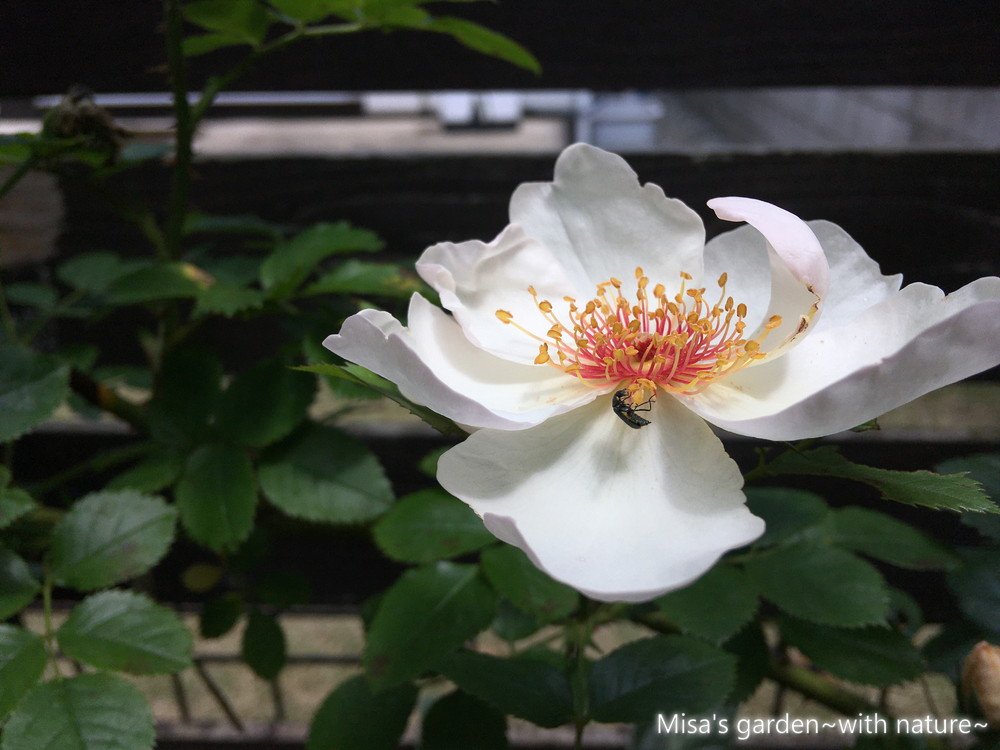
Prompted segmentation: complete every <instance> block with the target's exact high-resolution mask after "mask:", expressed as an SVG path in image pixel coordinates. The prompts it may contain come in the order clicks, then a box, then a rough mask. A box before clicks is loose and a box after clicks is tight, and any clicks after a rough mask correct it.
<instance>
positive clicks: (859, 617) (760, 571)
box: [746, 543, 889, 627]
mask: <svg viewBox="0 0 1000 750" xmlns="http://www.w3.org/2000/svg"><path fill="white" fill-rule="evenodd" d="M746 571H747V573H748V574H749V576H750V579H751V580H752V581H753V582H754V584H755V585H756V586H757V589H758V590H759V591H760V593H761V594H762V595H763V596H764V597H765V598H767V599H769V600H771V601H772V602H774V603H775V604H777V605H778V607H780V608H781V609H783V610H784V611H786V612H788V613H789V614H791V615H794V616H796V617H799V618H801V619H803V620H809V621H810V622H819V623H823V624H826V625H839V626H843V627H858V626H861V625H877V624H881V623H884V622H885V616H886V611H887V607H888V604H889V595H888V591H887V590H886V586H885V582H884V581H883V580H882V576H881V575H880V574H879V572H878V571H877V570H875V568H873V567H872V566H871V565H869V564H868V563H866V562H865V561H863V560H860V559H858V558H857V557H855V556H854V555H852V554H851V553H850V552H846V551H845V550H842V549H837V548H836V547H827V546H823V545H819V544H807V543H801V544H796V545H792V546H789V547H782V548H779V549H776V550H774V551H772V552H768V553H765V554H760V555H757V556H755V557H753V558H751V559H750V560H748V561H747V562H746Z"/></svg>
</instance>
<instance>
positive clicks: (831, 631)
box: [781, 618, 926, 687]
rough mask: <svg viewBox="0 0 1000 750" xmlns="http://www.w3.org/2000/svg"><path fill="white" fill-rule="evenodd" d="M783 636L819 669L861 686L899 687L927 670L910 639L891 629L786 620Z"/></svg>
mask: <svg viewBox="0 0 1000 750" xmlns="http://www.w3.org/2000/svg"><path fill="white" fill-rule="evenodd" d="M781 635H782V637H783V638H784V640H785V641H786V642H788V643H790V644H791V645H793V646H795V647H796V648H797V649H798V650H799V651H801V652H802V653H803V654H805V655H806V656H807V657H809V659H810V660H811V661H812V662H813V663H814V664H815V665H816V666H817V667H819V668H820V669H823V670H825V671H827V672H830V673H832V674H834V675H836V676H837V677H840V678H841V679H844V680H848V681H849V682H857V683H860V684H862V685H877V686H879V687H889V686H891V685H898V684H899V683H900V682H904V681H906V680H913V679H916V678H917V677H919V676H920V675H921V674H923V672H924V669H925V667H926V665H925V664H924V659H923V657H922V656H921V655H920V652H919V651H918V650H917V649H916V648H915V647H914V645H913V644H912V643H910V641H909V639H908V638H906V637H905V636H904V635H903V634H902V633H899V632H897V631H895V630H890V629H889V628H880V627H866V628H833V627H829V626H826V625H816V624H815V623H807V622H803V621H801V620H793V619H788V618H786V619H783V620H782V621H781Z"/></svg>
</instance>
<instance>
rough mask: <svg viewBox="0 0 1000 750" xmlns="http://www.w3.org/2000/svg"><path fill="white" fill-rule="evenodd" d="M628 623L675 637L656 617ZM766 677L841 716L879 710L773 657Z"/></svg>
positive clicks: (818, 676) (673, 629)
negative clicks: (638, 624)
mask: <svg viewBox="0 0 1000 750" xmlns="http://www.w3.org/2000/svg"><path fill="white" fill-rule="evenodd" d="M632 619H634V620H635V621H636V622H639V623H641V624H643V625H645V626H646V627H648V628H651V629H652V630H655V631H657V632H658V633H667V634H675V633H678V632H679V631H678V629H677V627H676V626H674V624H673V623H671V622H670V621H669V620H667V618H666V617H664V616H663V615H661V614H659V613H655V612H654V613H649V614H638V615H633V618H632ZM767 676H768V677H769V678H770V679H772V680H774V681H775V682H776V683H778V686H779V687H780V688H788V689H790V690H794V691H795V692H797V693H800V694H801V695H803V696H805V697H806V698H809V699H810V700H814V701H816V702H817V703H822V704H823V705H824V706H826V707H828V708H832V709H833V710H834V711H839V712H840V713H842V714H845V715H852V714H858V713H863V714H871V713H876V712H877V711H879V706H878V705H876V704H875V703H872V702H871V701H869V700H866V699H865V698H862V697H861V696H859V695H856V694H854V693H852V692H850V691H849V690H845V689H844V688H842V687H840V686H839V685H836V684H834V683H832V682H830V681H829V680H827V679H826V678H825V677H823V675H821V674H819V673H817V672H813V671H812V670H810V669H807V668H806V667H801V666H798V665H795V664H783V663H781V662H780V661H779V660H778V659H777V658H775V657H774V656H772V657H771V658H770V663H769V664H768V668H767ZM883 713H884V712H883Z"/></svg>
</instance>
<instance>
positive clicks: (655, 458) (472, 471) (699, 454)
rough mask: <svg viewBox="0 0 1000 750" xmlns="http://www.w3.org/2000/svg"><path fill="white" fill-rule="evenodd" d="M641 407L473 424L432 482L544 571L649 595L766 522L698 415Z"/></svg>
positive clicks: (599, 591)
mask: <svg viewBox="0 0 1000 750" xmlns="http://www.w3.org/2000/svg"><path fill="white" fill-rule="evenodd" d="M646 416H648V417H649V418H650V419H651V420H652V424H650V425H648V426H646V427H642V428H640V429H638V430H634V429H632V428H630V427H628V426H627V425H625V424H624V423H623V422H622V421H621V420H619V419H618V417H616V416H615V415H614V413H613V412H612V411H611V406H610V399H608V398H601V399H598V400H597V401H596V402H594V403H593V404H589V405H587V406H585V407H582V408H580V409H577V410H575V411H573V412H570V413H569V414H564V415H561V416H558V417H554V418H553V419H550V420H548V421H547V422H545V423H543V424H540V425H538V426H536V427H533V428H531V429H529V430H523V431H519V432H516V433H514V432H501V431H498V430H480V431H479V432H476V433H474V434H473V435H471V436H470V437H469V438H468V439H467V440H466V441H465V442H464V443H462V444H461V445H458V446H457V447H455V448H453V449H451V450H450V451H448V452H447V453H445V454H444V455H443V456H442V457H441V459H440V461H439V462H438V481H440V482H441V484H442V486H444V488H445V489H446V490H448V491H449V492H451V493H452V494H454V495H456V496H457V497H459V498H461V499H462V500H464V501H465V502H466V503H468V504H469V505H470V506H472V508H473V510H475V511H476V513H478V514H479V515H480V516H482V518H483V521H484V522H485V524H486V527H487V528H488V529H490V531H492V532H493V533H494V534H496V535H497V536H498V537H499V538H500V539H502V540H504V541H506V542H509V543H510V544H513V545H516V546H517V547H520V548H521V549H523V550H524V551H525V552H526V553H527V554H528V555H529V557H531V559H532V560H533V561H534V562H535V564H536V565H538V567H540V568H541V569H542V570H544V571H546V572H547V573H548V574H549V575H551V576H552V577H553V578H555V579H557V580H560V581H563V582H565V583H567V584H569V585H570V586H573V587H575V588H576V589H578V590H580V591H582V592H583V593H584V594H586V595H587V596H590V597H593V598H595V599H601V600H604V601H644V600H647V599H651V598H653V597H656V596H659V595H660V594H663V593H665V592H667V591H670V590H673V589H676V588H679V587H681V586H684V585H686V584H688V583H690V582H691V581H692V580H694V579H695V578H697V577H698V576H700V575H701V574H702V573H704V572H705V571H706V570H708V569H709V568H710V567H711V566H712V565H713V564H714V563H715V562H716V560H718V558H719V557H720V556H721V555H722V554H723V553H724V552H726V551H727V550H729V549H733V548H736V547H740V546H742V545H744V544H747V543H749V542H751V541H752V540H754V539H756V538H757V537H758V536H759V535H760V534H761V533H762V532H763V530H764V522H763V521H761V520H760V519H759V518H756V517H755V516H753V515H751V514H750V512H749V511H748V510H747V508H746V506H745V505H744V497H743V493H742V492H741V491H740V488H741V486H742V484H743V478H742V476H741V475H740V472H739V469H738V468H737V467H736V464H735V463H734V462H733V461H732V460H731V459H730V458H729V457H728V456H727V455H726V454H725V451H724V450H723V448H722V444H721V443H720V442H719V440H718V439H717V438H716V437H715V436H714V435H713V434H712V432H711V430H710V429H709V428H708V426H707V425H706V424H705V423H704V422H703V421H702V420H701V419H699V418H698V417H697V416H695V415H694V414H692V413H690V412H689V411H688V410H686V409H685V408H684V407H683V406H682V405H681V404H679V403H678V402H676V401H675V400H674V399H672V398H670V397H668V396H662V397H661V398H660V399H659V400H658V401H657V404H656V408H655V409H654V411H653V412H651V413H650V414H648V415H646Z"/></svg>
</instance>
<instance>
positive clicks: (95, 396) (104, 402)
mask: <svg viewBox="0 0 1000 750" xmlns="http://www.w3.org/2000/svg"><path fill="white" fill-rule="evenodd" d="M69 385H70V388H72V389H73V390H74V391H75V392H76V393H77V394H79V395H80V396H82V397H83V398H85V399H86V400H87V401H89V402H90V403H92V404H93V405H94V406H97V407H99V408H101V409H103V410H104V411H106V412H108V413H109V414H113V415H114V416H116V417H118V418H119V419H121V420H122V421H124V422H127V423H128V424H129V426H131V427H132V428H133V429H135V430H137V431H138V432H141V433H145V432H148V426H149V419H148V417H147V416H146V412H145V410H143V408H142V407H141V406H138V405H137V404H133V403H132V402H131V401H126V400H125V399H123V398H122V397H121V396H119V395H118V394H117V393H115V392H114V391H113V390H112V389H110V388H108V387H107V386H106V385H102V384H101V383H98V382H97V381H96V380H94V379H93V378H91V377H90V376H89V375H86V374H85V373H82V372H80V371H79V370H73V371H72V372H71V373H70V377H69Z"/></svg>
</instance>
